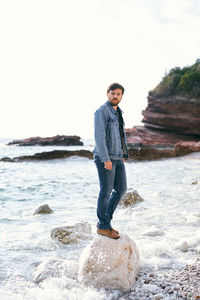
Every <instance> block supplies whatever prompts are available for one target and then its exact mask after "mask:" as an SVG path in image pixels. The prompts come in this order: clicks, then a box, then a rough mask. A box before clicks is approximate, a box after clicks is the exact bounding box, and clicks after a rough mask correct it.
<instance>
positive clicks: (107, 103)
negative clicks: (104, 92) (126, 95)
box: [106, 101, 123, 114]
mask: <svg viewBox="0 0 200 300" xmlns="http://www.w3.org/2000/svg"><path fill="white" fill-rule="evenodd" d="M106 105H108V107H109V108H110V109H111V110H112V112H114V113H115V114H116V113H117V110H115V109H114V108H113V106H112V105H111V104H110V102H109V101H107V102H106ZM117 109H118V111H119V112H120V113H121V114H123V111H122V110H121V108H120V107H119V106H117Z"/></svg>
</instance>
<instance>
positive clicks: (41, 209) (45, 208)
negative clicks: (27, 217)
mask: <svg viewBox="0 0 200 300" xmlns="http://www.w3.org/2000/svg"><path fill="white" fill-rule="evenodd" d="M52 212H53V210H52V209H51V208H50V206H49V205H48V204H44V205H41V206H40V207H38V208H37V209H36V210H35V212H34V214H33V215H37V214H51V213H52Z"/></svg>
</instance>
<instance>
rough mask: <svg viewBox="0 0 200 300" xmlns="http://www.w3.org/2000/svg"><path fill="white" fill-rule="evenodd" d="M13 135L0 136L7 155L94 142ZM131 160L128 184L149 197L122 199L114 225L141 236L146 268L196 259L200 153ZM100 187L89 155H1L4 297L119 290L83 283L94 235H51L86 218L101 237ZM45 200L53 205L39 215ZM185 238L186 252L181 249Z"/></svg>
mask: <svg viewBox="0 0 200 300" xmlns="http://www.w3.org/2000/svg"><path fill="white" fill-rule="evenodd" d="M8 141H9V140H5V139H1V140H0V158H2V157H5V156H8V157H15V156H20V155H30V154H34V153H36V152H42V151H51V150H54V149H66V150H67V149H70V150H77V149H88V150H92V148H93V145H92V144H93V141H90V140H85V141H84V146H77V147H76V146H73V147H60V146H59V147H55V146H54V147H52V146H48V147H39V146H35V147H19V146H7V145H6V144H7V142H8ZM125 165H126V171H127V182H128V190H137V192H138V193H139V195H140V196H141V197H142V198H143V199H144V201H143V202H139V203H137V204H136V205H134V206H132V207H127V208H124V207H120V206H118V208H117V210H116V212H115V215H114V220H113V222H112V225H113V227H114V228H116V229H118V230H120V232H121V233H124V234H127V235H129V236H130V237H131V238H132V239H133V240H134V241H135V243H136V245H137V247H138V249H139V253H140V260H141V268H142V270H146V271H147V272H150V273H151V272H154V271H155V272H158V273H159V272H161V271H162V270H171V269H178V268H180V267H182V266H185V265H186V264H187V263H191V262H194V261H195V260H196V258H197V257H198V256H199V254H200V203H199V202H200V153H195V154H191V155H187V156H184V157H179V158H171V159H162V160H157V161H149V162H126V163H125ZM98 191H99V184H98V178H97V172H96V167H95V165H94V163H93V160H90V159H87V158H81V157H69V158H66V159H58V160H57V159H56V160H49V161H38V162H18V163H17V162H16V163H10V162H0V212H1V214H0V299H2V300H4V299H5V300H7V299H13V300H14V299H20V300H21V299H23V300H24V299H27V300H28V299H29V300H32V299H35V300H40V299H41V300H62V299H63V300H64V299H65V300H66V299H70V300H71V299H73V300H76V299H77V300H78V299H87V300H90V299H118V297H120V295H121V292H120V291H113V290H110V291H106V290H104V289H100V290H99V289H95V288H89V287H84V286H82V285H81V284H80V283H79V282H78V281H77V269H78V260H79V257H80V254H81V252H82V250H83V249H84V247H85V246H86V245H87V244H88V243H89V242H90V241H82V242H81V241H80V242H78V243H76V244H71V245H62V244H60V243H58V242H55V241H53V240H52V239H51V237H50V233H51V230H52V229H53V228H55V227H58V226H66V225H74V224H75V223H77V222H80V221H87V222H89V223H90V224H91V226H92V233H93V236H94V237H95V235H96V223H97V217H96V202H97V196H98ZM42 204H48V205H49V206H50V207H51V208H52V209H53V211H54V212H53V213H52V214H49V215H33V213H34V211H35V210H36V209H37V208H38V207H39V206H40V205H42ZM183 242H186V243H187V245H188V249H186V250H187V251H181V250H180V245H181V244H182V243H183ZM41 264H44V270H45V266H47V269H48V272H47V274H46V275H45V278H44V280H43V281H42V282H40V283H39V284H38V283H35V282H34V280H33V278H34V274H35V272H36V270H37V268H38V266H40V265H41ZM64 266H65V267H64ZM63 268H64V269H63ZM49 269H50V271H49ZM58 270H60V271H59V272H58ZM136 284H137V283H136ZM129 294H130V296H131V291H130V293H129ZM129 294H126V299H128V295H129ZM131 299H134V298H131ZM135 299H137V296H135Z"/></svg>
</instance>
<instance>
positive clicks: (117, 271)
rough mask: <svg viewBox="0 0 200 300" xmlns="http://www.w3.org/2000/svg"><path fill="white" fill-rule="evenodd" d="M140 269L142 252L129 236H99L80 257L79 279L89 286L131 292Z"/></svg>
mask: <svg viewBox="0 0 200 300" xmlns="http://www.w3.org/2000/svg"><path fill="white" fill-rule="evenodd" d="M139 270H140V261H139V252H138V249H137V247H136V244H135V243H134V241H133V240H131V239H130V238H129V237H128V236H127V235H121V237H120V239H118V240H114V239H110V238H108V237H105V236H97V237H96V238H95V239H93V241H92V242H91V243H90V244H89V245H88V246H87V247H86V248H85V249H84V250H83V252H82V254H81V256H80V260H79V271H78V279H79V281H80V282H82V283H83V284H84V285H87V286H93V287H99V288H101V287H102V288H106V289H120V290H130V289H131V288H132V287H133V285H134V284H135V280H136V276H137V275H138V273H139Z"/></svg>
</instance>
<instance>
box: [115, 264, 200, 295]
mask: <svg viewBox="0 0 200 300" xmlns="http://www.w3.org/2000/svg"><path fill="white" fill-rule="evenodd" d="M124 296H125V295H124ZM131 296H133V298H132V297H130V295H127V297H126V296H125V297H124V298H123V299H138V300H145V299H152V300H161V299H171V300H176V299H191V300H196V299H200V259H197V260H196V261H195V262H194V263H192V264H189V265H186V266H185V267H183V268H181V269H180V270H167V271H165V272H164V271H162V272H159V271H158V272H154V273H152V272H148V271H141V272H140V275H139V277H138V280H137V282H136V285H135V286H134V288H133V290H132V292H131ZM120 299H121V298H120Z"/></svg>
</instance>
